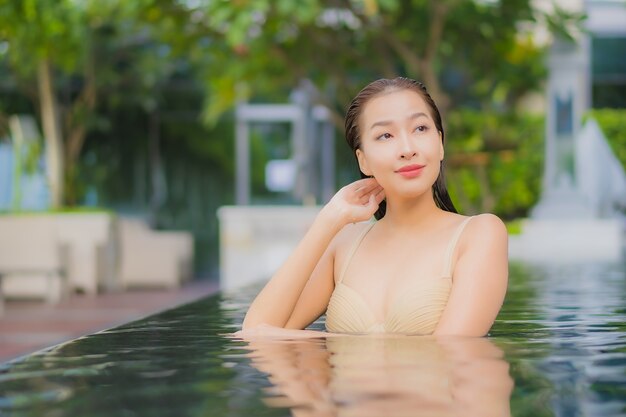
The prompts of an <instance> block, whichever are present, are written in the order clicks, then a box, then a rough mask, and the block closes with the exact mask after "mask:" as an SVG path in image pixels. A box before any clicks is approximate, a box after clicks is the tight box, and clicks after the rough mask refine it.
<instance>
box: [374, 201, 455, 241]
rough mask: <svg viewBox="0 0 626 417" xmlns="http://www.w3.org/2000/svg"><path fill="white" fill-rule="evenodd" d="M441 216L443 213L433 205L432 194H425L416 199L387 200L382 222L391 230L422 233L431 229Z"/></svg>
mask: <svg viewBox="0 0 626 417" xmlns="http://www.w3.org/2000/svg"><path fill="white" fill-rule="evenodd" d="M442 214H443V211H442V210H441V209H440V208H439V207H437V205H436V204H435V200H434V199H433V196H432V193H426V194H424V195H423V196H420V197H419V198H416V199H410V200H404V199H397V198H396V199H393V198H392V199H391V200H387V210H386V212H385V217H383V220H384V221H385V223H386V224H387V225H388V227H390V228H391V229H393V230H397V231H400V230H403V231H408V232H413V231H417V230H421V231H424V230H428V229H430V228H432V227H433V225H434V224H435V223H436V221H437V219H439V218H441V215H442Z"/></svg>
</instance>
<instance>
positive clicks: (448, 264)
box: [443, 216, 474, 278]
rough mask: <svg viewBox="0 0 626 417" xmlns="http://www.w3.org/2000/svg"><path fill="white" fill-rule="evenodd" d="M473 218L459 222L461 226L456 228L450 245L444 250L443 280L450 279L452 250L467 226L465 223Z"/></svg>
mask: <svg viewBox="0 0 626 417" xmlns="http://www.w3.org/2000/svg"><path fill="white" fill-rule="evenodd" d="M472 218H474V216H470V217H468V218H467V219H465V220H463V221H462V222H461V224H460V225H459V226H458V227H457V229H456V231H455V232H454V235H453V236H452V240H451V241H450V244H449V245H448V249H447V250H446V254H445V257H444V258H443V259H444V265H445V267H444V271H443V278H452V254H453V253H454V248H455V247H456V244H457V242H458V241H459V238H460V237H461V233H462V232H463V229H465V226H466V225H467V223H468V222H469V221H470V220H471V219H472Z"/></svg>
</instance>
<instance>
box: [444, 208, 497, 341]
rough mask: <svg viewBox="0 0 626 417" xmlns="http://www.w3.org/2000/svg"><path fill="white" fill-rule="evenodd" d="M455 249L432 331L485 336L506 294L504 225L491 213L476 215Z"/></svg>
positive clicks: (446, 333)
mask: <svg viewBox="0 0 626 417" xmlns="http://www.w3.org/2000/svg"><path fill="white" fill-rule="evenodd" d="M457 249H458V257H457V262H456V266H455V267H454V272H453V274H452V280H453V281H452V291H451V293H450V298H449V299H448V305H447V306H446V308H445V310H444V311H443V314H442V316H441V319H440V320H439V324H438V325H437V327H436V329H435V331H434V334H435V335H456V336H485V335H486V334H487V332H488V331H489V329H490V328H491V326H492V325H493V322H494V321H495V319H496V316H497V315H498V312H499V311H500V307H502V303H503V301H504V296H505V295H506V289H507V284H508V277H509V262H508V233H507V230H506V226H505V225H504V223H503V222H502V220H500V219H499V218H498V217H497V216H494V215H493V214H481V215H478V216H476V217H475V218H473V219H472V220H471V221H470V222H469V223H468V224H467V226H466V228H465V231H464V233H463V234H462V235H461V239H460V240H459V242H458V247H457Z"/></svg>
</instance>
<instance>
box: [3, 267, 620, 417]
mask: <svg viewBox="0 0 626 417" xmlns="http://www.w3.org/2000/svg"><path fill="white" fill-rule="evenodd" d="M258 289H259V288H258V287H256V288H248V289H246V290H245V291H241V292H239V293H236V294H219V295H216V296H212V297H209V298H206V299H203V300H200V301H198V302H195V303H191V304H188V305H185V306H182V307H179V308H176V309H173V310H169V311H166V312H163V313H160V314H157V315H154V316H151V317H148V318H146V319H143V320H139V321H136V322H133V323H129V324H127V325H124V326H121V327H118V328H115V329H111V330H108V331H104V332H101V333H97V334H94V335H91V336H87V337H83V338H80V339H77V340H74V341H71V342H68V343H66V344H63V345H60V346H57V347H55V348H52V349H50V350H47V351H43V352H40V353H38V354H34V355H30V356H27V357H24V358H22V359H20V360H18V361H14V362H11V363H7V364H4V365H0V415H9V416H170V415H171V416H181V415H185V416H289V415H295V416H338V415H340V416H344V415H345V416H352V415H354V416H402V415H407V416H409V415H410V416H422V415H423V416H427V415H428V416H445V415H463V416H471V415H476V416H508V415H514V416H533V417H539V416H622V415H623V416H626V267H625V266H624V265H623V264H586V265H576V266H563V267H556V266H554V267H539V266H529V265H522V264H512V265H511V279H510V286H509V292H508V294H507V298H506V301H505V304H504V307H503V310H502V312H501V314H500V315H499V317H498V320H497V321H496V324H495V325H494V327H493V329H492V331H491V332H490V335H489V337H488V338H480V339H459V338H438V339H435V338H430V337H404V336H400V337H393V336H391V337H383V336H378V337H373V336H342V337H328V338H326V337H313V338H303V337H292V336H276V337H272V338H268V337H263V338H259V337H257V338H251V339H248V340H241V339H236V338H232V337H227V336H225V335H226V334H229V333H231V332H233V331H236V330H238V328H239V325H240V323H241V320H242V318H243V314H244V313H245V309H246V307H247V305H248V304H249V302H250V300H251V298H252V297H253V296H254V295H255V293H256V292H257V291H258ZM312 328H313V329H317V330H323V319H322V320H319V321H318V322H316V323H315V324H314V325H313V326H312Z"/></svg>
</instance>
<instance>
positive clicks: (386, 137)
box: [376, 133, 391, 139]
mask: <svg viewBox="0 0 626 417" xmlns="http://www.w3.org/2000/svg"><path fill="white" fill-rule="evenodd" d="M390 137H391V133H383V134H382V135H380V136H378V137H377V138H376V139H389V138H390Z"/></svg>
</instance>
